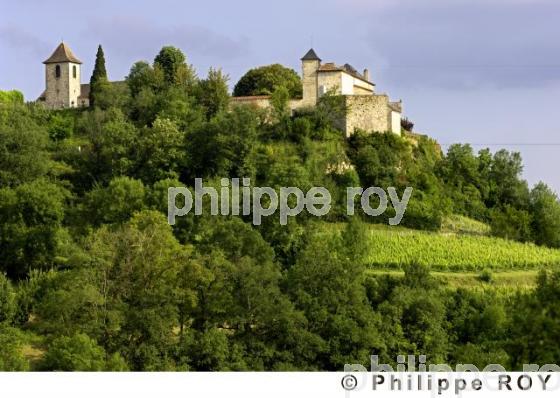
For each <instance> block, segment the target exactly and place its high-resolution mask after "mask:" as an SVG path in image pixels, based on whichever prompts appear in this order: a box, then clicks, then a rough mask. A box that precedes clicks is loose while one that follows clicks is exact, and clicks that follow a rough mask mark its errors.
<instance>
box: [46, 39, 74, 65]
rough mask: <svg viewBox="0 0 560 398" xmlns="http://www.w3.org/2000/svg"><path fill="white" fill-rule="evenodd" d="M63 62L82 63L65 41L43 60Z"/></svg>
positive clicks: (47, 62) (48, 62)
mask: <svg viewBox="0 0 560 398" xmlns="http://www.w3.org/2000/svg"><path fill="white" fill-rule="evenodd" d="M61 62H73V63H75V64H81V63H82V61H80V60H79V59H78V58H76V56H75V55H74V53H72V50H70V47H68V46H67V45H66V43H64V42H62V43H60V44H59V45H58V47H57V48H56V50H54V52H53V53H52V55H51V56H50V57H49V58H47V59H46V60H45V61H43V63H44V64H56V63H61Z"/></svg>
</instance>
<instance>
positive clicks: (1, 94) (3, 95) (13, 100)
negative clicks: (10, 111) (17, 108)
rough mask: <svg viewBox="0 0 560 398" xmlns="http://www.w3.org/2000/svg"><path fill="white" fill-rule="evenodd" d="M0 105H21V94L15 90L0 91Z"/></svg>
mask: <svg viewBox="0 0 560 398" xmlns="http://www.w3.org/2000/svg"><path fill="white" fill-rule="evenodd" d="M0 104H23V94H22V93H21V92H20V91H17V90H10V91H2V90H0Z"/></svg>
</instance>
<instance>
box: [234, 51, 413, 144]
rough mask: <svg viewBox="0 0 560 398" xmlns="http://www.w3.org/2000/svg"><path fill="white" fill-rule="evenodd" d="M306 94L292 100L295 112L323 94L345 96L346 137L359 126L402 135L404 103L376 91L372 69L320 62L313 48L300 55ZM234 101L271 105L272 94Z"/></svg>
mask: <svg viewBox="0 0 560 398" xmlns="http://www.w3.org/2000/svg"><path fill="white" fill-rule="evenodd" d="M301 68H302V84H303V97H302V98H301V99H293V100H291V101H290V108H291V109H292V111H294V110H297V109H300V108H306V107H313V106H316V105H317V102H318V101H319V99H320V98H321V96H323V95H325V94H327V93H332V94H335V95H341V96H342V97H343V98H344V105H345V107H346V112H345V113H344V116H343V117H342V120H339V127H340V128H341V129H342V130H343V131H344V133H345V134H346V136H350V135H351V134H352V133H354V131H355V130H356V129H361V130H365V131H369V132H392V133H395V134H399V135H400V134H401V115H402V102H401V101H398V102H391V101H390V100H389V97H388V96H387V95H386V94H376V92H375V84H374V83H373V82H372V81H371V78H370V74H369V71H368V70H367V69H364V71H363V73H359V72H358V71H357V70H356V69H355V68H354V67H352V66H351V65H349V64H344V65H343V66H338V65H336V64H334V63H332V62H328V63H324V64H323V63H321V59H320V58H319V57H318V56H317V54H316V53H315V51H314V50H313V49H311V50H309V51H308V52H307V54H305V55H304V56H303V58H301ZM232 102H233V103H234V104H253V105H255V106H258V107H261V108H266V107H270V96H266V95H261V96H254V97H233V98H232Z"/></svg>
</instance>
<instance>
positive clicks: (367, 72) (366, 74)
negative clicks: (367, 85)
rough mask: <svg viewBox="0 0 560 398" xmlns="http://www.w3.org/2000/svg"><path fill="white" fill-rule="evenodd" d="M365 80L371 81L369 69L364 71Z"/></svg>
mask: <svg viewBox="0 0 560 398" xmlns="http://www.w3.org/2000/svg"><path fill="white" fill-rule="evenodd" d="M364 79H366V80H367V81H368V82H369V81H370V80H369V69H367V68H366V69H364Z"/></svg>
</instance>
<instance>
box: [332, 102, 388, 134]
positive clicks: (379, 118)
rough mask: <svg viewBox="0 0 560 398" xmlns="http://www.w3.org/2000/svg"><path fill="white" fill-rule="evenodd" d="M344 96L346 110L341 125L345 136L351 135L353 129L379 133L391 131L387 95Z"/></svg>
mask: <svg viewBox="0 0 560 398" xmlns="http://www.w3.org/2000/svg"><path fill="white" fill-rule="evenodd" d="M344 98H345V106H346V108H347V112H346V117H345V120H344V121H343V122H342V127H343V130H344V132H345V134H346V136H347V137H349V136H350V135H352V134H353V133H354V130H355V129H361V130H364V131H367V132H379V133H384V132H387V131H391V119H390V118H391V114H390V109H389V97H388V96H387V95H385V94H381V95H349V96H345V97H344Z"/></svg>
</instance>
